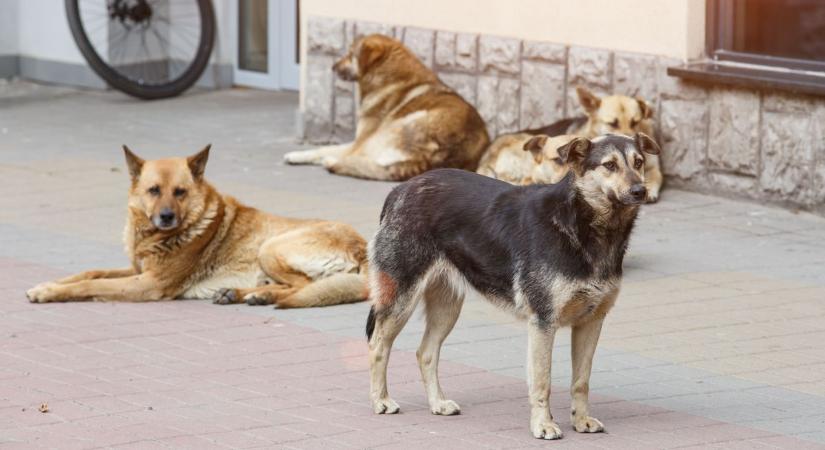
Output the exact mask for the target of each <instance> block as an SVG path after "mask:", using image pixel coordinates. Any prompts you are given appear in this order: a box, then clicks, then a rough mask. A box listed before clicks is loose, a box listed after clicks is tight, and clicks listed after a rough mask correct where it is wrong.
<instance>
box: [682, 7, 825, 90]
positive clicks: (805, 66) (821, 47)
mask: <svg viewBox="0 0 825 450" xmlns="http://www.w3.org/2000/svg"><path fill="white" fill-rule="evenodd" d="M706 30H707V35H706V43H707V47H706V52H707V56H708V59H707V60H705V61H699V62H694V63H690V64H688V65H686V66H684V67H676V68H669V69H668V73H669V74H671V75H675V76H680V77H684V78H688V79H696V80H700V81H712V82H722V83H731V84H737V85H745V86H751V87H762V88H779V89H786V90H790V91H795V92H800V93H808V94H823V95H825V1H823V0H708V2H707V21H706Z"/></svg>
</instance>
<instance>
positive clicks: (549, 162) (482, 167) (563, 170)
mask: <svg viewBox="0 0 825 450" xmlns="http://www.w3.org/2000/svg"><path fill="white" fill-rule="evenodd" d="M575 138H576V136H574V135H571V134H564V135H561V136H555V137H550V138H549V137H547V136H545V135H535V134H530V133H512V134H505V135H502V136H499V137H498V138H496V140H495V141H493V143H492V144H490V147H489V148H488V149H487V152H486V153H485V154H484V157H482V159H481V163H479V165H478V170H477V171H476V172H478V173H479V174H481V175H484V176H487V177H490V178H496V179H499V180H502V181H506V182H508V183H511V184H517V185H522V186H523V185H528V184H550V183H558V182H559V181H561V179H562V178H564V176H565V175H567V171H568V166H567V164H565V163H564V162H563V161H562V160H561V158H559V153H558V149H559V147H563V146H564V145H565V144H567V143H568V142H570V141H572V140H573V139H575Z"/></svg>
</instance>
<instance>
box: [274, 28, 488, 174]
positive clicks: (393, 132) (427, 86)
mask: <svg viewBox="0 0 825 450" xmlns="http://www.w3.org/2000/svg"><path fill="white" fill-rule="evenodd" d="M333 69H334V70H335V72H336V73H337V74H338V76H339V77H340V78H342V79H344V80H348V81H357V82H358V89H359V93H360V96H361V98H360V105H359V110H358V124H357V129H356V135H355V141H354V142H350V143H347V144H342V145H332V146H328V147H321V148H318V149H314V150H304V151H295V152H290V153H287V154H286V155H285V156H284V159H285V160H286V162H287V163H289V164H320V165H323V166H324V167H326V168H327V170H329V171H330V172H332V173H336V174H339V175H349V176H352V177H358V178H369V179H375V180H406V179H408V178H412V177H414V176H416V175H418V174H420V173H422V172H424V171H427V170H430V169H436V168H443V167H451V168H457V169H466V170H476V167H477V166H478V160H479V158H481V154H482V152H483V151H484V149H485V148H486V147H487V144H488V143H489V137H488V135H487V128H486V127H485V125H484V121H483V120H482V119H481V117H480V116H479V115H478V112H477V111H476V110H475V108H473V107H472V105H470V104H469V103H467V102H466V101H464V99H463V98H461V96H460V95H458V94H457V93H455V91H453V90H452V89H450V88H449V87H447V86H446V85H444V83H442V82H441V80H439V79H438V77H437V76H436V75H435V73H433V72H432V71H431V70H430V69H428V68H427V67H426V66H424V64H422V63H421V61H419V60H418V58H416V57H415V55H413V53H412V52H410V50H408V49H407V48H406V47H404V45H403V44H401V42H399V41H397V40H395V39H392V38H389V37H387V36H383V35H380V34H373V35H370V36H366V37H364V38H361V39H359V40H357V41H355V42H354V43H353V44H352V46H351V48H350V50H349V52H348V53H347V54H346V55H344V57H343V58H341V59H340V60H339V61H338V62H337V63H335V65H334V66H333Z"/></svg>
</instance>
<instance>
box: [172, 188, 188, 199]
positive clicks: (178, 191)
mask: <svg viewBox="0 0 825 450" xmlns="http://www.w3.org/2000/svg"><path fill="white" fill-rule="evenodd" d="M173 194H174V195H175V197H183V196H184V195H186V189H184V188H175V191H174V192H173Z"/></svg>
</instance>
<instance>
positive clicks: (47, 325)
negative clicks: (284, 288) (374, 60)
mask: <svg viewBox="0 0 825 450" xmlns="http://www.w3.org/2000/svg"><path fill="white" fill-rule="evenodd" d="M296 103H297V96H296V95H294V94H285V93H267V92H260V91H254V90H243V89H234V90H225V91H219V92H205V91H203V92H198V91H195V92H192V93H189V94H187V95H185V96H183V97H181V98H178V99H174V100H165V101H157V102H151V103H147V102H139V101H134V100H131V99H129V98H126V97H124V96H122V95H120V94H117V93H112V92H95V91H78V90H71V89H65V88H56V87H49V86H39V85H33V84H29V83H24V82H15V83H12V84H10V85H5V86H3V90H2V91H0V156H2V158H0V448H1V449H7V448H9V449H11V448H60V449H64V448H111V447H115V448H252V447H261V448H325V449H334V448H416V449H417V448H423V447H428V448H433V449H435V448H520V447H535V446H544V447H546V448H550V447H553V448H557V447H558V448H561V447H571V446H572V447H577V448H578V447H581V448H675V447H703V448H708V447H710V448H761V447H768V448H771V447H773V448H788V447H793V448H825V344H823V342H825V270H823V268H825V219H823V218H820V217H815V216H811V215H808V214H805V213H793V212H789V211H784V210H781V209H775V208H768V207H763V206H760V205H756V204H752V203H742V202H735V201H729V200H724V199H720V198H715V197H710V196H704V195H697V194H692V193H689V192H683V191H677V190H666V191H665V192H664V194H663V198H662V200H661V201H660V203H659V204H656V205H652V206H645V207H644V208H643V211H642V215H641V217H640V220H639V225H638V228H637V230H636V231H635V233H634V236H633V239H632V243H631V248H630V252H629V255H628V257H627V259H626V263H625V266H626V277H625V281H624V287H623V290H622V294H621V295H620V297H619V301H618V303H617V305H616V307H615V308H614V310H613V311H612V312H611V314H610V315H609V316H608V319H607V322H606V324H605V329H604V333H603V336H602V341H601V344H600V346H599V349H598V351H597V355H596V358H595V362H594V373H593V377H592V384H591V392H592V397H593V407H592V409H593V413H594V415H595V416H596V417H599V418H600V419H601V420H602V421H603V422H605V424H606V427H607V430H608V433H605V434H599V435H578V434H576V433H575V432H573V430H572V428H571V427H570V423H569V419H568V414H569V410H568V408H569V406H568V404H569V393H568V389H567V386H568V385H569V382H570V367H569V366H570V358H569V352H570V349H569V347H570V344H569V332H567V331H562V332H561V333H560V335H559V337H558V338H557V344H556V351H555V353H554V366H553V375H552V379H553V386H554V391H553V392H554V394H553V399H552V409H553V413H554V415H555V417H556V418H557V419H558V420H559V422H560V424H561V425H562V427H563V429H564V431H565V438H564V439H563V440H561V441H556V442H544V441H538V440H535V439H533V438H532V437H530V435H529V432H528V429H527V422H528V408H527V399H526V386H525V383H524V373H525V369H524V361H525V354H526V349H525V347H526V336H525V332H524V329H523V326H522V324H520V323H519V322H517V321H516V320H514V319H512V318H511V317H510V316H509V315H507V314H506V313H504V312H501V311H499V310H497V309H495V308H493V307H491V306H490V305H488V304H486V303H485V302H483V301H482V300H479V299H469V301H468V302H467V303H466V305H465V309H464V313H463V314H462V317H461V318H460V319H459V322H458V325H457V327H456V329H455V331H454V332H453V333H452V334H451V335H450V337H449V338H448V339H447V342H446V344H445V347H444V351H443V354H442V358H443V362H442V365H441V373H442V377H443V384H444V388H445V391H446V392H447V394H448V395H449V396H450V397H451V398H452V399H454V400H456V401H457V402H458V403H459V404H461V406H462V414H461V415H460V416H457V417H446V418H445V417H438V416H433V415H431V414H430V413H429V412H428V409H427V407H426V400H425V397H424V392H423V388H422V386H421V383H420V381H419V374H418V369H417V366H416V363H415V355H414V351H415V348H416V347H417V345H418V341H419V339H420V336H421V332H422V322H421V321H420V320H419V319H418V318H416V319H414V320H413V321H411V324H410V326H408V327H407V328H406V329H405V330H404V332H402V335H401V336H400V338H399V340H398V342H397V344H396V351H395V352H394V353H393V357H392V361H391V363H390V375H389V378H390V390H391V393H392V395H393V396H394V398H395V399H396V400H397V401H398V402H399V403H400V404H401V406H402V414H399V415H397V416H374V415H373V414H372V413H371V409H370V407H369V403H368V399H367V389H368V379H367V361H366V342H365V340H364V337H363V324H364V319H365V317H366V311H367V308H368V307H367V305H366V304H355V305H347V306H337V307H330V308H321V309H309V310H275V309H273V308H268V307H248V306H245V305H243V306H241V305H238V306H224V307H222V306H216V305H213V304H211V303H210V302H206V301H168V302H158V303H143V304H110V303H74V304H49V305H31V304H29V303H28V302H27V301H26V300H25V297H24V291H25V289H26V288H28V287H30V286H31V285H33V284H35V283H38V282H40V281H44V280H47V279H50V278H53V277H56V276H60V275H63V274H66V273H69V272H74V271H79V270H84V269H90V268H95V267H107V266H122V265H125V264H126V262H127V261H126V257H125V256H124V254H123V250H122V244H121V243H120V235H121V232H122V225H123V219H124V212H125V198H126V195H125V194H126V189H127V185H128V181H127V175H126V173H125V171H124V169H123V166H124V164H123V161H122V153H121V151H120V150H119V147H120V145H121V144H123V143H126V144H129V145H130V147H132V148H133V149H134V150H135V151H137V152H138V153H139V154H141V155H143V156H146V157H150V158H151V157H160V156H164V155H184V154H188V153H193V152H194V151H196V150H198V149H199V148H200V147H202V146H203V145H205V144H206V143H208V142H211V143H212V144H213V152H212V155H211V160H210V162H209V165H208V168H207V176H208V177H209V178H210V179H211V180H212V182H213V183H214V184H215V185H217V187H218V188H219V189H221V190H222V191H224V192H227V193H231V194H234V195H236V196H238V197H240V198H241V199H243V200H244V201H245V202H246V203H249V204H252V205H255V206H258V207H260V208H262V209H265V210H268V211H271V212H274V213H278V214H283V215H290V216H298V217H324V218H330V219H335V220H342V221H346V222H349V223H351V224H353V225H354V226H355V227H356V228H358V229H359V231H361V232H362V233H364V234H365V235H366V236H370V235H371V234H372V233H373V232H374V231H375V229H376V225H377V218H378V213H379V210H380V207H381V204H382V202H383V198H384V196H385V195H386V194H387V192H388V191H389V190H390V189H391V188H392V186H393V184H391V183H381V182H370V181H360V180H353V179H348V178H343V177H335V176H330V175H327V174H326V173H324V172H323V171H322V170H320V169H318V168H312V167H285V166H284V165H283V164H282V163H281V155H282V154H283V153H284V152H286V151H289V150H294V149H296V148H300V145H298V144H296V143H295V141H294V138H293V136H294V120H295V112H294V111H295V108H296ZM41 404H47V406H48V412H45V413H42V412H40V411H39V410H38V408H39V407H40V405H41Z"/></svg>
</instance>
